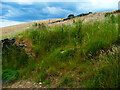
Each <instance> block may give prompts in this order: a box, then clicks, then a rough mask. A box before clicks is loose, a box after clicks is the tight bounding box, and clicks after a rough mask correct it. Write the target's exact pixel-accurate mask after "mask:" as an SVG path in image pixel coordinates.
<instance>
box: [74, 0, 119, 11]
mask: <svg viewBox="0 0 120 90" xmlns="http://www.w3.org/2000/svg"><path fill="white" fill-rule="evenodd" d="M118 2H119V0H88V1H87V3H84V4H82V3H79V4H78V5H77V6H76V7H77V10H78V11H79V10H83V11H102V10H108V9H109V10H111V9H114V10H117V9H118Z"/></svg>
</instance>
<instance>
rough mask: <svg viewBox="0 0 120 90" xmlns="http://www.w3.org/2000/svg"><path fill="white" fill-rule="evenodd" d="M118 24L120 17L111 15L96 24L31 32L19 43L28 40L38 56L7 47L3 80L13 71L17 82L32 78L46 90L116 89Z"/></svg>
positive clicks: (74, 22)
mask: <svg viewBox="0 0 120 90" xmlns="http://www.w3.org/2000/svg"><path fill="white" fill-rule="evenodd" d="M117 23H118V17H117V16H111V17H109V18H105V19H104V20H103V21H95V22H94V23H91V22H88V23H83V22H82V21H80V20H75V21H73V24H71V25H62V26H51V27H45V26H44V27H43V28H42V29H41V28H33V29H29V30H27V31H26V32H24V33H22V34H21V36H18V37H19V38H18V37H17V41H24V40H28V41H29V42H30V43H31V44H32V46H31V47H30V48H31V50H32V51H31V52H33V53H34V54H35V56H28V55H27V54H26V51H25V50H24V49H23V48H20V47H17V46H14V45H13V46H11V47H10V48H7V49H6V48H5V49H4V50H3V79H4V77H6V76H5V75H4V72H6V71H7V72H11V70H13V71H16V72H18V73H19V77H16V78H17V79H18V80H19V79H30V78H31V80H33V81H35V82H37V83H39V82H43V83H44V86H47V87H52V86H55V87H86V88H91V87H92V88H93V87H94V88H96V87H97V88H98V87H101V88H108V87H110V88H116V87H118V86H119V85H118V83H120V82H118V81H120V76H118V73H119V71H118V69H120V67H119V65H118V58H119V57H118V54H119V52H118V46H119V45H120V44H119V43H116V42H117V41H118V24H117ZM41 27H42V26H41ZM8 69H11V70H10V71H8ZM16 78H13V79H12V80H15V79H16ZM5 79H6V78H5ZM54 82H56V83H54Z"/></svg>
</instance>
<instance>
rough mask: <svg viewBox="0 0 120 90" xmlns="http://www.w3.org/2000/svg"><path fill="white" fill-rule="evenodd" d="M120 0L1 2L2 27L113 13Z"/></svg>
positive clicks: (0, 24) (23, 0) (29, 0)
mask: <svg viewBox="0 0 120 90" xmlns="http://www.w3.org/2000/svg"><path fill="white" fill-rule="evenodd" d="M118 2H119V0H1V1H0V27H5V26H10V25H16V24H20V23H24V22H31V21H37V20H46V19H54V18H65V17H67V16H68V15H69V14H74V15H79V14H81V13H88V12H103V11H113V10H117V9H118Z"/></svg>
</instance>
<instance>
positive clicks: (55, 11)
mask: <svg viewBox="0 0 120 90" xmlns="http://www.w3.org/2000/svg"><path fill="white" fill-rule="evenodd" d="M42 11H43V12H46V13H50V14H55V15H60V14H64V13H72V11H69V10H66V9H62V8H59V7H46V8H44V9H43V10H42Z"/></svg>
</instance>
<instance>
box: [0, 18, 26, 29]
mask: <svg viewBox="0 0 120 90" xmlns="http://www.w3.org/2000/svg"><path fill="white" fill-rule="evenodd" d="M21 23H24V22H18V21H11V20H5V19H0V28H1V27H6V26H11V25H17V24H21Z"/></svg>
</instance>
